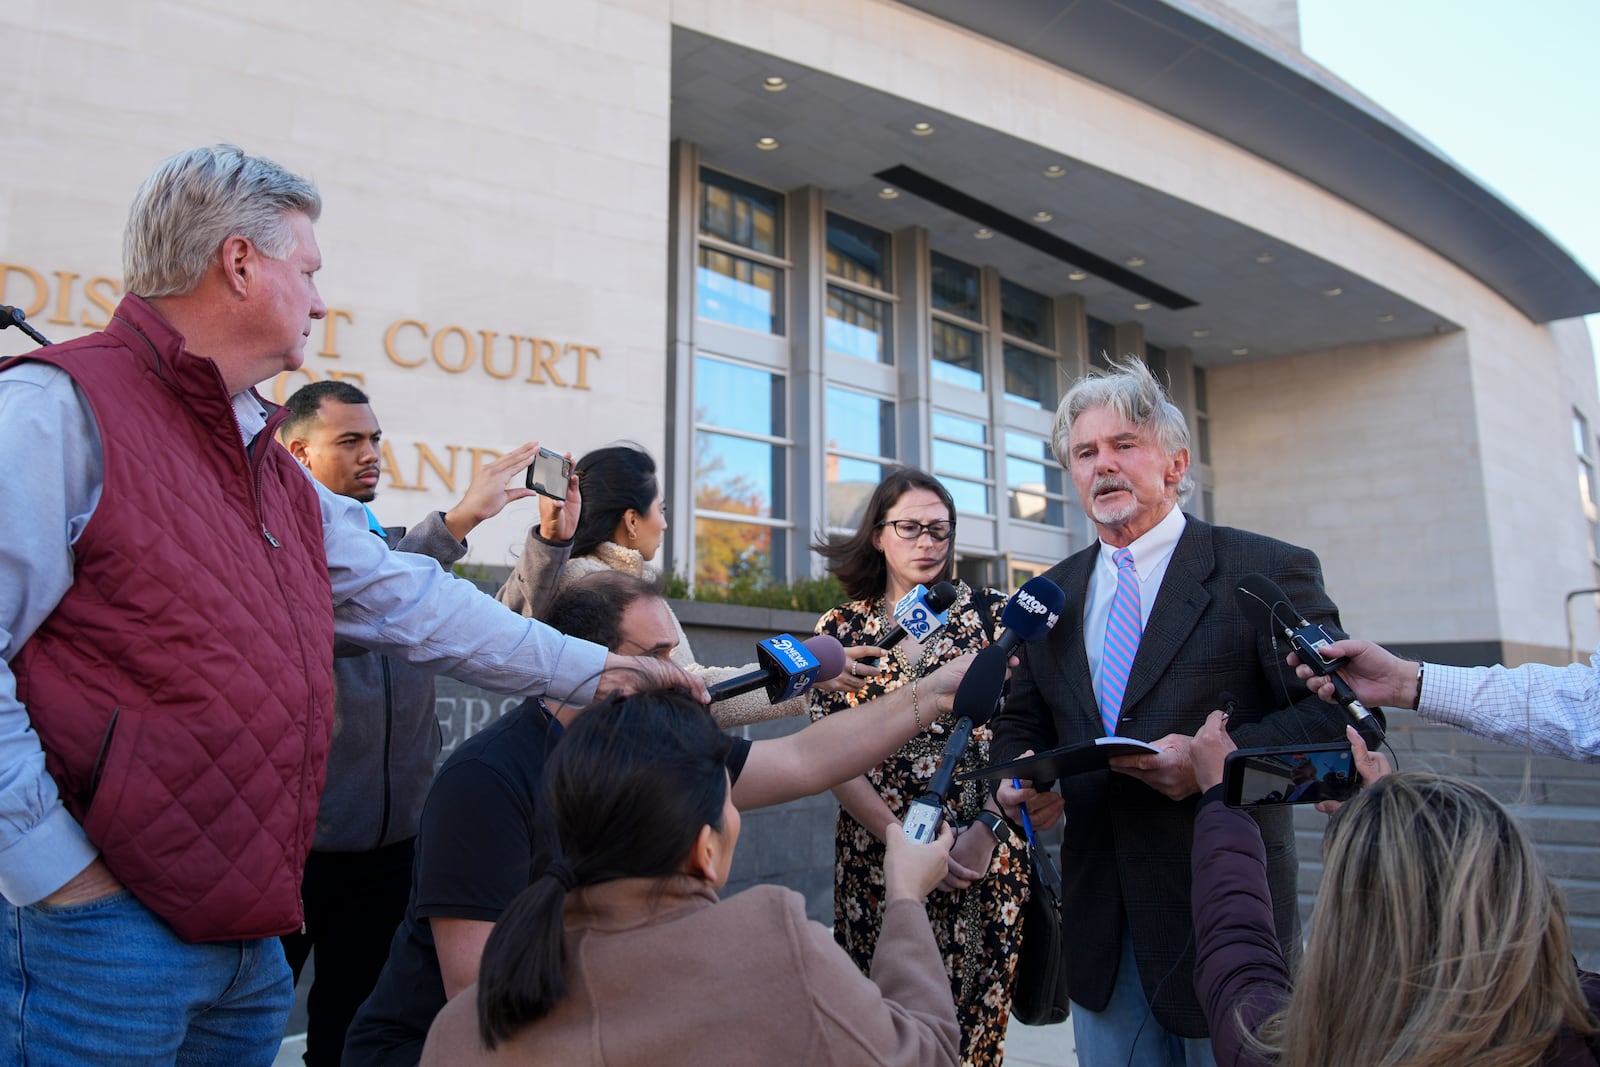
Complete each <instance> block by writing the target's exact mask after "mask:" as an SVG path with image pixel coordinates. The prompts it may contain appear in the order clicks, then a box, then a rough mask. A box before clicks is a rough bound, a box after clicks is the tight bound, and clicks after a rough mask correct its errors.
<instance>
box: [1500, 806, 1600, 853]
mask: <svg viewBox="0 0 1600 1067" xmlns="http://www.w3.org/2000/svg"><path fill="white" fill-rule="evenodd" d="M1506 810H1507V811H1509V812H1511V814H1512V816H1513V817H1514V818H1515V819H1516V820H1517V821H1518V822H1520V823H1521V824H1522V826H1523V828H1524V829H1526V830H1527V831H1528V833H1529V834H1530V835H1532V837H1533V840H1534V842H1535V843H1536V844H1538V846H1539V847H1540V848H1541V849H1542V848H1543V847H1544V846H1545V845H1547V844H1548V845H1575V846H1582V847H1587V848H1591V849H1592V848H1594V847H1595V846H1596V845H1600V810H1597V809H1595V808H1589V807H1580V806H1573V805H1560V804H1528V805H1521V804H1519V805H1508V806H1507V808H1506Z"/></svg>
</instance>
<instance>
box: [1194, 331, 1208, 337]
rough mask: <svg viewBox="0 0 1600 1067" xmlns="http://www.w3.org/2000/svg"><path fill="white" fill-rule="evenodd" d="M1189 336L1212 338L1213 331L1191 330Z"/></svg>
mask: <svg viewBox="0 0 1600 1067" xmlns="http://www.w3.org/2000/svg"><path fill="white" fill-rule="evenodd" d="M1189 336H1190V337H1210V336H1211V331H1210V330H1190V331H1189Z"/></svg>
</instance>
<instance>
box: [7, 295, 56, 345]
mask: <svg viewBox="0 0 1600 1067" xmlns="http://www.w3.org/2000/svg"><path fill="white" fill-rule="evenodd" d="M7 326H15V327H16V328H17V329H19V330H21V331H22V332H23V333H25V334H27V335H28V336H29V337H31V338H32V339H33V340H34V342H35V343H36V344H38V345H39V346H40V347H44V346H47V345H49V344H50V338H48V337H46V336H45V335H44V334H42V333H40V332H39V331H38V330H35V329H34V328H33V327H32V326H31V325H29V323H28V314H27V312H25V311H23V310H22V309H21V308H19V307H12V306H11V305H10V304H0V330H3V329H5V328H6V327H7Z"/></svg>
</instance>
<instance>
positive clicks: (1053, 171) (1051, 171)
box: [1044, 163, 1067, 178]
mask: <svg viewBox="0 0 1600 1067" xmlns="http://www.w3.org/2000/svg"><path fill="white" fill-rule="evenodd" d="M1066 172H1067V168H1066V167H1063V166H1062V165H1061V164H1059V163H1052V164H1050V165H1049V166H1048V167H1046V168H1044V176H1045V177H1046V178H1059V177H1061V176H1062V175H1063V174H1065V173H1066Z"/></svg>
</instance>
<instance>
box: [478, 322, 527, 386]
mask: <svg viewBox="0 0 1600 1067" xmlns="http://www.w3.org/2000/svg"><path fill="white" fill-rule="evenodd" d="M478 336H479V337H481V338H483V373H485V374H487V375H488V376H489V377H491V378H499V379H500V380H501V381H504V380H505V379H507V378H510V377H513V376H515V374H516V373H517V341H518V340H520V338H517V337H512V338H511V369H509V370H506V371H501V370H500V369H499V368H497V367H496V366H495V365H494V347H495V346H494V342H495V338H497V337H499V336H500V335H499V334H498V333H496V332H494V331H493V330H479V331H478Z"/></svg>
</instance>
